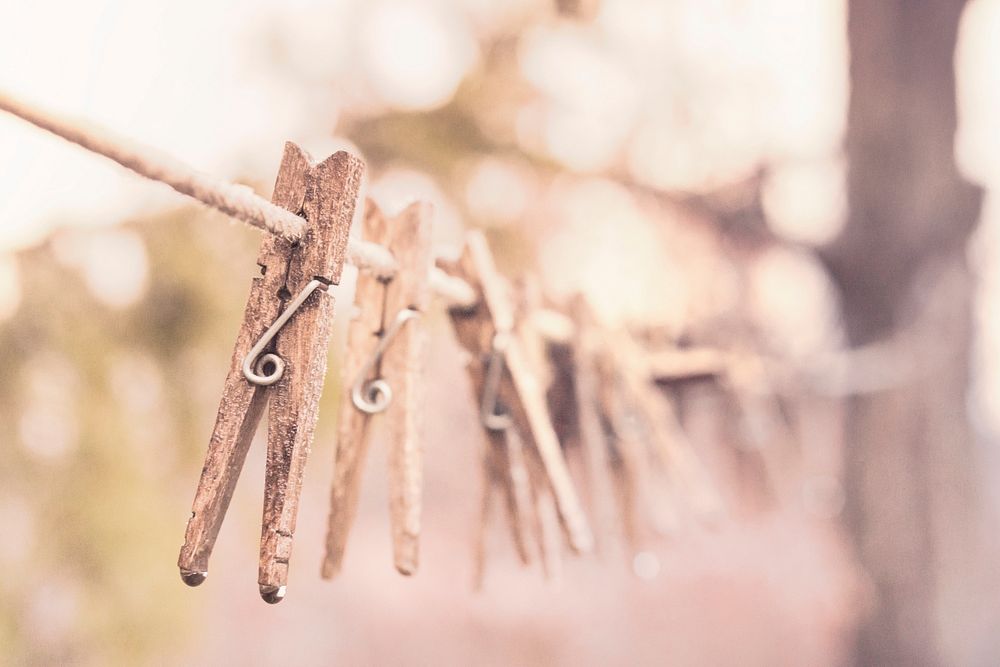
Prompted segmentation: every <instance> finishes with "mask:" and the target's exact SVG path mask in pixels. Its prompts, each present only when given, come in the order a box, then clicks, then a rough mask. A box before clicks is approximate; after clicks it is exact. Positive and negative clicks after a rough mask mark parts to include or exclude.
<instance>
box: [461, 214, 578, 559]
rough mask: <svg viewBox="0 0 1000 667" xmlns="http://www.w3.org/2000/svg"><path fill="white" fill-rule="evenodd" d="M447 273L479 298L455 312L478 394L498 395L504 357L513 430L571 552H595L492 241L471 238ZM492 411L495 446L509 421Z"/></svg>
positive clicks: (505, 397) (503, 383) (504, 401)
mask: <svg viewBox="0 0 1000 667" xmlns="http://www.w3.org/2000/svg"><path fill="white" fill-rule="evenodd" d="M441 268H442V269H443V270H445V271H446V272H447V273H449V274H450V275H453V276H456V277H459V278H461V279H463V280H465V281H466V282H467V283H469V285H471V286H472V287H473V289H474V290H476V292H477V294H478V295H479V299H478V301H477V302H476V304H475V305H473V306H472V307H453V308H451V309H450V310H449V314H450V316H451V320H452V324H453V326H454V328H455V334H456V337H457V339H458V341H459V344H460V345H462V347H464V348H465V349H466V350H467V351H468V352H469V353H470V354H471V357H472V361H471V363H470V366H469V374H470V377H471V379H472V383H473V386H474V389H475V391H476V394H477V395H478V396H484V394H488V390H490V391H492V390H493V389H494V388H493V387H490V386H489V385H490V384H491V383H490V376H491V375H492V373H491V366H493V368H494V369H495V368H496V366H494V365H492V364H491V363H490V362H491V360H495V359H496V357H497V355H498V354H502V360H503V365H502V366H503V368H502V373H501V374H500V378H499V381H498V382H497V384H496V387H495V394H496V396H497V402H498V404H499V405H500V406H502V408H503V409H504V410H505V411H506V412H507V416H508V418H509V423H510V424H509V425H510V426H511V427H513V428H516V429H517V430H518V432H519V434H520V435H521V436H522V438H523V439H524V440H525V442H526V443H527V444H529V445H530V446H531V447H533V448H534V450H535V451H536V452H537V454H538V457H539V459H540V461H541V464H542V467H543V469H544V472H545V475H546V477H547V480H548V484H549V486H550V488H551V490H552V494H553V496H554V497H555V501H556V507H557V509H558V512H559V519H560V523H561V525H562V527H563V531H564V533H565V535H566V538H567V541H568V543H569V545H570V547H571V548H572V549H573V550H574V551H576V552H587V551H589V550H590V549H591V547H592V545H593V535H592V534H591V531H590V527H589V525H588V522H587V519H586V516H585V515H584V513H583V509H582V507H581V505H580V500H579V497H578V496H577V493H576V490H575V488H574V486H573V482H572V480H571V479H570V476H569V471H568V469H567V467H566V462H565V460H564V459H563V455H562V451H561V449H560V446H559V441H558V439H557V437H556V434H555V431H554V430H553V427H552V422H551V419H550V417H549V413H548V408H547V405H546V401H545V393H544V388H543V386H542V384H541V383H540V382H539V380H538V378H537V376H536V375H535V374H534V373H533V372H532V368H531V365H530V363H529V362H528V359H527V357H526V355H525V353H524V351H523V349H522V343H521V341H520V340H519V338H518V336H517V335H516V332H514V309H513V306H512V303H511V297H510V292H509V288H508V286H507V285H506V284H505V282H504V281H503V279H502V277H501V276H500V275H499V273H498V272H497V270H496V266H495V265H494V262H493V257H492V255H491V253H490V251H489V246H488V245H487V243H486V239H485V238H484V237H483V236H482V234H481V233H477V232H473V233H470V234H469V236H468V238H467V243H466V247H465V251H464V252H463V254H462V256H461V258H460V259H459V260H458V262H457V263H454V264H447V263H442V264H441ZM488 407H491V406H486V405H484V414H483V415H482V416H483V417H484V422H485V423H484V429H485V430H486V434H487V437H488V438H489V439H490V440H491V442H492V441H496V440H498V438H501V437H502V434H500V435H499V436H498V434H497V433H496V431H497V430H500V429H498V428H497V427H499V426H502V425H503V423H502V422H503V420H502V419H499V418H497V417H498V416H497V415H491V414H485V412H486V409H487V408H488ZM491 417H493V418H496V419H491ZM491 422H492V424H491Z"/></svg>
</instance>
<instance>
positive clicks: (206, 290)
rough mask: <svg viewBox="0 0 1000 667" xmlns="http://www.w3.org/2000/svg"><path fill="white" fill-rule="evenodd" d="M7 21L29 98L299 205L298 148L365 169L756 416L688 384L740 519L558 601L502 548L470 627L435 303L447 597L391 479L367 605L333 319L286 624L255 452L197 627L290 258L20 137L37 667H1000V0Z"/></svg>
mask: <svg viewBox="0 0 1000 667" xmlns="http://www.w3.org/2000/svg"><path fill="white" fill-rule="evenodd" d="M0 17H2V19H0V90H3V91H5V92H8V93H11V94H14V95H17V96H19V97H21V98H23V99H25V100H28V101H31V102H33V103H36V104H39V105H41V106H42V107H44V108H48V109H51V110H53V111H56V112H60V113H67V114H70V115H76V116H79V117H80V118H83V119H86V120H88V121H92V122H94V123H96V124H99V125H103V126H106V127H109V128H111V129H113V130H114V131H115V132H117V133H120V134H122V135H124V136H127V137H131V138H133V139H136V140H138V141H140V142H142V143H145V144H149V145H151V146H154V147H157V148H160V149H162V150H164V151H167V152H168V153H170V154H172V155H174V156H176V157H178V158H180V159H181V160H182V161H184V162H186V163H188V164H191V165H193V166H195V167H197V168H199V169H201V170H203V171H206V172H209V173H212V174H214V175H217V176H219V177H222V178H226V179H231V180H234V181H238V182H242V183H247V184H249V185H251V186H253V187H254V188H255V189H256V190H257V191H258V192H260V193H262V194H263V195H265V196H268V195H269V194H270V190H271V186H272V184H273V179H274V175H275V173H276V170H277V166H278V162H279V160H280V156H281V150H282V146H283V143H284V141H285V140H294V141H296V142H297V143H299V144H300V145H302V146H303V147H305V148H307V149H308V150H309V151H310V152H311V153H312V154H313V155H314V156H316V157H323V156H325V155H327V154H329V153H330V152H332V151H333V150H336V149H337V148H341V147H348V148H350V149H352V150H354V151H356V152H358V153H360V154H361V155H363V156H364V158H365V160H366V161H367V163H368V165H369V169H368V176H367V179H368V180H367V193H368V194H369V195H370V196H371V197H373V198H374V199H375V200H376V201H378V202H379V204H380V205H381V206H382V207H383V208H384V209H386V210H387V211H388V212H390V213H393V212H396V211H399V210H401V209H402V208H403V207H404V206H405V205H406V204H407V203H409V202H411V201H413V200H414V199H425V200H429V201H431V202H433V203H434V205H435V208H436V219H435V225H436V226H435V237H436V245H437V247H438V249H439V251H440V252H441V253H444V254H446V253H447V252H449V250H451V251H454V249H456V248H457V247H458V245H459V243H460V242H461V238H462V232H463V230H464V229H467V228H481V229H483V230H485V232H486V234H487V236H488V238H489V239H490V241H491V244H492V246H493V249H494V252H495V253H496V254H497V256H498V262H499V264H500V267H501V270H502V271H503V272H505V273H506V274H508V275H510V276H516V275H521V274H523V273H524V272H526V271H533V272H535V273H537V274H538V276H539V281H540V284H541V286H542V287H543V288H544V291H545V293H546V295H547V296H548V298H550V299H551V300H552V301H553V302H554V303H560V302H561V300H564V299H566V298H567V297H569V296H570V295H572V294H574V293H577V292H582V293H584V294H585V295H586V296H587V297H588V298H589V300H590V301H591V303H592V304H593V306H594V308H595V310H596V311H597V313H598V314H599V316H600V317H601V319H602V320H603V321H604V322H606V323H607V324H608V325H609V326H611V327H618V328H628V329H630V330H632V331H633V332H636V335H640V334H641V336H642V337H643V340H645V341H647V343H648V345H649V347H650V348H651V349H652V348H656V349H657V350H668V351H669V350H673V349H676V348H678V347H679V346H680V347H683V346H688V345H698V346H712V347H714V348H717V349H721V350H725V351H727V353H732V354H733V355H735V357H738V358H740V359H751V360H753V363H752V364H750V366H751V367H752V368H751V369H750V370H749V371H747V370H746V368H745V366H746V364H744V365H743V366H741V368H743V370H744V371H745V372H743V373H737V372H735V371H733V372H731V373H729V375H728V376H727V377H728V378H729V380H728V384H727V387H726V388H725V390H724V391H723V390H722V389H720V383H719V382H716V381H712V380H711V379H709V380H702V381H691V382H684V383H664V385H663V386H662V387H661V388H660V389H656V390H653V389H651V391H653V392H654V393H657V394H658V396H657V399H658V400H663V401H665V402H666V404H668V405H670V406H671V407H672V408H673V409H675V410H676V412H677V414H678V415H679V418H680V422H681V425H682V427H683V434H684V437H685V438H686V439H687V440H688V441H689V443H690V446H691V447H692V448H693V449H694V450H695V451H696V452H697V454H698V456H699V457H700V458H701V459H702V461H703V462H704V463H705V465H706V467H707V469H708V470H709V472H710V474H711V477H712V480H713V483H714V485H715V487H716V488H717V489H718V490H719V493H720V495H721V496H722V498H723V500H724V505H725V511H724V513H723V516H722V517H721V518H719V519H718V520H717V521H715V522H712V523H711V524H710V525H706V524H705V523H703V522H698V521H694V520H691V519H690V517H684V516H681V517H680V518H679V519H676V520H674V521H668V522H665V523H666V524H669V525H666V526H659V527H658V528H657V529H656V530H651V531H649V534H648V535H645V536H644V538H643V539H642V540H641V543H640V544H634V543H629V542H628V541H627V540H623V539H621V535H620V534H618V533H620V532H621V530H620V527H617V528H616V526H614V525H612V526H610V527H609V529H608V531H606V532H605V533H603V534H600V535H599V536H598V537H599V540H600V543H601V544H603V545H605V546H604V547H603V548H601V549H600V550H599V552H598V554H597V555H595V556H588V557H578V558H574V557H569V556H567V557H566V558H564V559H563V561H562V566H561V568H560V570H559V571H558V572H549V576H548V577H546V576H544V575H543V572H542V571H541V569H540V568H539V567H537V566H531V567H523V566H521V565H520V563H519V562H518V560H517V558H516V556H515V554H514V552H513V549H512V548H511V546H510V543H509V542H510V541H509V539H508V538H507V535H506V532H505V527H504V526H503V525H502V523H501V522H500V521H494V522H493V523H495V524H496V525H493V524H491V525H489V526H488V527H487V531H488V535H487V540H486V544H487V547H488V549H487V559H486V561H487V562H486V570H485V577H484V580H483V582H482V586H481V589H480V590H478V591H476V590H474V589H473V579H474V570H475V563H474V551H475V549H474V542H475V538H476V534H477V531H479V526H478V524H479V522H480V517H479V510H478V506H479V497H480V494H481V484H482V480H481V473H480V468H481V464H480V458H481V453H482V447H483V444H482V436H481V433H480V430H479V427H478V424H477V421H476V419H477V415H476V409H477V408H476V405H477V403H476V400H475V398H474V397H473V396H472V394H471V388H470V386H469V383H468V380H467V378H466V374H465V371H464V368H463V366H462V359H461V355H460V354H459V351H458V347H457V344H456V343H455V341H454V339H453V336H452V334H451V331H450V326H449V324H448V320H447V317H445V316H444V313H443V309H442V308H441V307H440V306H439V307H437V308H436V309H435V310H434V313H433V314H432V315H431V316H430V317H429V318H428V323H427V326H428V327H429V328H430V330H431V339H432V341H433V342H432V344H431V350H430V354H431V360H430V363H429V364H428V368H429V369H430V370H429V372H428V379H427V396H426V411H425V421H426V430H427V439H426V447H425V459H426V471H425V479H426V487H425V511H424V533H423V540H422V557H421V561H422V565H421V569H420V571H419V572H418V574H417V575H416V576H415V577H412V578H402V577H400V576H399V575H397V574H396V573H395V572H394V570H393V568H392V564H391V563H392V561H391V552H390V540H389V527H388V518H387V510H386V504H387V503H386V488H385V481H384V477H385V473H384V470H385V468H384V446H383V445H384V443H382V445H380V443H379V442H376V443H375V444H374V446H373V448H372V455H371V456H370V459H369V462H368V466H367V468H368V470H367V473H366V477H365V484H364V489H363V496H362V501H361V510H360V514H359V518H358V521H357V523H356V525H355V527H354V530H353V532H352V536H351V541H350V544H349V547H348V552H347V558H346V562H345V569H344V572H343V574H342V575H341V576H340V578H338V579H337V580H336V581H334V582H332V583H331V582H326V581H322V580H321V579H320V578H319V563H320V558H321V555H322V554H321V551H322V540H323V537H324V532H325V519H326V512H327V508H326V503H327V496H328V492H329V484H330V480H331V478H332V460H333V450H334V445H335V443H334V433H335V431H336V428H335V427H336V413H337V410H338V403H339V401H338V398H339V393H340V386H339V385H340V382H339V368H338V367H339V363H340V360H341V358H342V356H343V352H342V348H343V343H344V335H345V333H344V332H345V327H344V324H345V322H344V321H339V322H338V332H339V333H337V334H336V335H335V340H334V344H333V346H332V348H331V357H330V364H331V365H330V370H329V374H328V380H327V386H326V392H325V395H324V399H323V405H322V409H321V417H320V421H319V426H318V429H317V436H316V442H315V446H314V448H313V453H312V456H311V458H310V465H309V467H308V469H307V472H306V479H305V484H304V490H303V500H302V506H301V512H300V516H299V522H298V529H297V531H296V546H295V554H294V557H293V559H292V567H291V579H290V582H289V593H288V596H287V599H286V600H285V602H283V603H282V604H280V605H278V606H276V607H272V606H268V605H265V604H264V603H262V602H261V601H260V599H259V597H258V593H257V585H256V568H257V563H256V561H257V548H258V547H257V544H258V542H257V541H258V538H259V530H260V528H259V526H260V507H261V502H262V493H263V490H262V480H263V449H264V441H263V439H262V438H260V437H258V438H257V440H256V441H255V443H254V446H253V448H252V450H251V454H250V457H249V459H248V463H247V467H246V469H245V470H244V473H243V476H242V478H241V483H240V485H239V487H238V489H237V493H236V496H235V498H234V501H233V505H232V507H231V509H230V513H229V516H228V519H227V522H226V524H225V526H224V527H223V530H222V533H221V535H220V539H219V543H218V546H217V549H216V552H215V555H214V556H213V569H212V576H211V577H210V578H209V580H208V581H207V582H206V584H205V585H204V586H202V587H201V588H198V589H189V588H187V587H185V586H183V585H182V583H181V582H180V580H179V578H178V576H177V569H176V565H175V563H176V556H177V550H178V547H179V546H180V543H181V540H182V536H183V531H184V526H185V522H186V520H187V517H188V515H189V508H190V503H191V498H192V497H193V493H194V489H195V486H196V484H197V480H198V475H199V473H200V470H201V460H202V457H203V455H204V450H205V446H206V444H207V442H208V437H209V434H210V432H211V429H212V424H213V420H214V417H215V412H216V409H217V407H218V399H219V395H220V392H221V388H222V384H223V380H224V378H225V374H226V370H227V368H228V364H229V357H230V354H231V349H232V347H231V346H232V342H233V339H234V336H235V334H236V331H237V328H238V326H239V321H240V318H241V314H242V310H243V306H244V303H245V298H246V294H247V288H248V285H249V280H250V278H251V277H252V275H253V274H254V273H255V271H256V265H255V264H254V258H255V256H256V246H257V244H258V242H259V239H260V233H259V232H257V231H255V230H250V229H247V228H245V227H244V226H243V225H241V224H240V223H236V222H231V221H229V220H228V219H226V218H225V217H224V216H221V215H219V214H216V213H213V212H210V211H206V210H205V209H204V208H202V207H199V206H197V205H194V204H191V203H189V202H188V201H186V200H185V199H184V198H182V197H180V196H179V195H177V194H176V193H174V192H172V191H170V190H169V189H168V188H166V187H165V186H162V185H159V184H153V183H150V182H147V181H144V180H142V179H140V178H138V177H135V176H134V175H132V174H129V173H128V172H125V171H124V170H122V169H121V168H119V167H117V166H116V165H114V164H111V163H109V162H107V161H106V160H103V159H102V158H99V157H96V156H93V155H90V154H88V153H86V152H85V151H83V150H81V149H78V148H76V147H74V146H71V145H69V144H67V143H65V142H63V141H62V140H59V139H56V138H54V137H51V136H48V135H46V134H44V133H43V132H41V131H38V130H36V129H34V128H33V127H31V126H29V125H27V124H25V123H23V122H21V121H19V120H17V119H14V118H12V117H9V116H6V115H3V114H0V367H2V368H3V369H4V370H3V373H2V375H0V445H2V446H0V535H2V537H0V566H2V568H3V570H4V572H5V573H6V576H4V577H3V578H2V579H0V662H2V663H5V664H28V665H33V664H81V665H90V664H95V665H96V664H163V665H173V664H178V665H179V664H185V665H190V664H205V665H208V664H252V665H269V664H283V665H284V664H292V665H328V664H419V665H430V664H434V665H437V664H485V665H494V664H495V665H507V664H524V665H542V664H567V665H568V664H572V665H619V664H620V665H625V664H628V665H635V664H674V665H735V664H738V665H842V664H859V665H876V664H878V665H883V664H885V665H889V664H892V665H896V664H899V665H938V664H941V665H993V664H997V662H998V660H1000V637H998V636H997V634H996V632H995V627H996V624H997V622H998V621H1000V572H998V570H997V567H996V565H995V563H997V562H1000V560H998V559H1000V542H998V539H997V535H996V532H997V531H996V529H995V527H996V525H997V512H996V510H997V503H998V500H1000V498H998V496H997V494H996V493H995V492H994V491H993V488H995V486H996V481H997V477H998V472H1000V457H998V452H997V446H996V445H997V442H998V436H1000V350H998V345H1000V309H998V308H996V305H995V304H996V303H997V300H998V299H1000V272H998V271H997V269H996V266H997V265H998V261H997V260H998V256H1000V208H998V206H997V199H996V198H995V197H994V195H993V193H994V192H995V191H996V189H997V188H1000V180H998V179H1000V124H997V123H996V122H995V119H996V118H998V117H1000V42H998V41H997V40H996V39H994V36H995V35H996V34H998V31H1000V0H972V1H971V2H966V1H965V0H882V1H879V2H875V1H872V0H753V1H751V0H538V1H530V0H509V1H507V2H488V1H487V0H429V1H424V2H416V1H415V0H368V1H362V0H335V1H333V2H330V1H326V2H316V1H313V0H292V1H288V0H285V1H281V2H279V1H278V0H241V1H239V2H236V1H235V0H212V1H210V2H206V1H204V0H197V1H196V0H175V1H174V2H171V3H135V2H123V1H120V0H77V1H76V2H66V1H65V0H38V1H36V2H33V3H25V2H19V1H17V0H0ZM352 284H353V277H352V276H351V275H350V274H349V275H348V276H347V277H346V279H345V280H344V283H343V284H342V285H341V286H340V288H338V293H339V296H338V300H339V302H340V303H346V302H347V301H348V300H349V299H350V298H351V290H352ZM347 310H348V309H346V308H341V309H340V315H339V316H340V317H341V318H343V317H345V316H346V312H347ZM735 357H734V358H735ZM733 396H736V399H735V401H734V399H733ZM734 402H735V403H736V404H738V406H741V407H739V409H734V407H733V403H734ZM748 405H749V406H757V407H753V408H748V407H747V406H748ZM762 423H763V424H764V425H763V426H761V424H762ZM263 432H264V431H263V429H262V430H261V431H260V434H263ZM663 502H666V501H663ZM660 509H664V508H663V507H661V508H660ZM668 509H669V508H668ZM681 514H683V512H681ZM661 523H664V522H661Z"/></svg>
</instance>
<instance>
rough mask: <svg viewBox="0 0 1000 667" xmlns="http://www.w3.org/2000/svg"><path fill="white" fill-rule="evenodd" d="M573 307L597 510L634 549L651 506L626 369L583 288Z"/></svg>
mask: <svg viewBox="0 0 1000 667" xmlns="http://www.w3.org/2000/svg"><path fill="white" fill-rule="evenodd" d="M568 312H569V316H570V318H571V320H572V321H573V324H574V327H575V335H574V337H573V339H572V342H571V346H572V362H573V371H572V372H573V378H574V390H575V391H574V396H573V400H574V403H575V408H576V413H575V414H576V416H577V419H578V428H579V437H580V440H581V445H582V450H583V453H584V455H585V459H586V467H587V470H588V474H587V476H586V478H587V480H588V489H589V490H590V491H591V494H590V502H591V515H592V516H594V517H595V521H597V522H598V526H600V527H601V529H602V533H611V532H612V531H611V527H612V526H613V525H617V526H619V527H620V530H621V534H622V537H623V538H624V541H625V545H626V547H627V548H628V550H629V551H633V552H634V551H636V550H637V549H638V548H639V546H640V542H641V541H642V535H643V533H644V520H645V518H646V517H645V515H646V512H647V507H646V505H647V500H648V495H649V494H648V486H649V485H648V481H649V480H648V471H647V468H648V465H647V461H646V455H645V454H646V453H645V452H644V448H643V445H642V442H640V440H639V438H638V436H637V434H636V430H637V429H636V427H635V426H634V425H633V424H632V423H631V421H630V419H629V415H628V414H627V411H626V409H625V406H624V405H623V399H622V380H621V377H620V372H619V370H618V368H617V364H616V362H615V358H614V354H613V352H612V350H611V349H610V348H609V347H608V345H607V344H606V336H605V333H604V331H603V330H602V327H601V326H600V325H599V323H598V321H597V317H596V316H595V314H594V312H593V310H592V307H591V306H590V304H589V303H588V301H587V299H586V298H585V297H584V296H583V295H582V294H578V295H576V296H575V297H573V298H572V299H571V300H570V303H569V305H568ZM612 499H613V500H612ZM612 505H614V506H615V509H616V510H617V512H613V510H612ZM614 514H617V517H616V518H615V517H614V516H613V515H614Z"/></svg>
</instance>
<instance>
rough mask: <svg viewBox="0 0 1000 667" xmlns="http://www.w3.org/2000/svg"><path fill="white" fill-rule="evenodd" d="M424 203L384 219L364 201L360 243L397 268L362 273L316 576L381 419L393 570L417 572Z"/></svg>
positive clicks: (336, 559)
mask: <svg viewBox="0 0 1000 667" xmlns="http://www.w3.org/2000/svg"><path fill="white" fill-rule="evenodd" d="M431 213H432V210H431V206H430V205H429V204H426V203H419V202H418V203H415V204H412V205H410V206H409V207H408V208H406V209H405V210H404V211H403V212H402V213H400V214H399V215H398V216H396V217H395V218H387V217H386V216H384V215H383V214H382V212H381V211H379V209H378V207H377V206H376V205H375V204H374V202H372V201H371V200H369V201H368V202H367V207H366V212H365V221H364V236H365V239H366V240H368V241H371V242H373V243H378V244H381V245H383V246H385V247H387V248H388V249H389V250H390V251H391V252H392V254H393V256H394V257H395V258H396V263H397V266H398V271H397V272H396V273H395V275H394V276H393V277H392V278H391V279H388V280H385V279H380V278H378V277H377V276H374V275H369V274H365V273H362V274H360V275H359V276H358V284H357V290H356V293H355V294H356V295H355V303H356V304H357V306H358V307H359V308H360V314H359V316H358V318H357V319H355V320H354V321H352V322H351V325H350V331H349V332H348V352H347V359H346V361H345V363H344V367H343V372H344V387H345V393H344V396H343V399H342V402H341V412H340V426H339V429H338V439H337V451H336V461H335V464H334V482H333V489H332V491H331V494H330V517H329V523H328V530H327V538H326V556H325V557H324V560H323V568H322V574H323V576H324V577H325V578H328V579H329V578H331V577H333V576H335V575H336V574H337V573H338V572H339V571H340V568H341V566H342V563H343V558H344V549H345V548H346V545H347V535H348V533H349V531H350V529H351V524H352V523H353V521H354V517H355V515H356V514H357V505H358V495H359V491H360V485H361V468H362V464H363V462H364V459H365V454H366V452H367V450H368V442H369V440H370V435H371V434H370V430H371V429H370V427H371V425H372V421H373V417H374V415H376V414H378V413H384V415H385V416H384V417H383V419H384V421H385V424H386V426H387V428H388V441H389V457H388V458H389V507H390V520H391V524H392V542H393V551H394V557H393V558H394V562H395V566H396V569H397V570H398V571H399V572H400V573H402V574H406V575H409V574H413V573H414V572H415V571H416V569H417V564H418V557H419V538H420V497H421V471H422V465H421V456H422V454H421V449H422V448H421V442H420V433H419V431H420V426H421V424H420V416H421V413H422V410H421V406H420V401H421V399H422V397H423V393H422V391H421V386H420V376H421V371H422V367H423V356H424V350H425V347H426V345H425V332H424V330H423V328H422V327H421V326H419V322H417V318H419V317H420V316H421V315H422V314H423V313H424V312H425V311H426V309H427V304H428V300H429V284H428V276H429V272H430V268H431V262H432V258H431Z"/></svg>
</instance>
